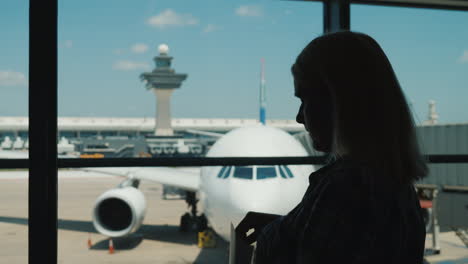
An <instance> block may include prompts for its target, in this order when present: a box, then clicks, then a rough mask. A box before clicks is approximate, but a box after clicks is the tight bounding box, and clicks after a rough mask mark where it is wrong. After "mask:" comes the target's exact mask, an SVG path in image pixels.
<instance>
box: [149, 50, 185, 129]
mask: <svg viewBox="0 0 468 264" xmlns="http://www.w3.org/2000/svg"><path fill="white" fill-rule="evenodd" d="M158 51H159V56H156V57H154V62H155V63H156V68H154V70H153V71H152V72H145V73H142V74H141V75H140V78H141V80H142V81H145V82H146V88H147V89H148V90H153V92H154V93H155V95H156V125H155V131H154V135H155V136H173V135H174V130H173V129H172V125H171V100H170V99H171V95H172V92H173V91H174V89H177V88H180V85H181V84H182V82H183V81H184V80H185V79H186V78H187V74H181V73H175V70H174V69H172V68H171V61H172V59H173V57H171V56H169V55H168V53H169V47H168V46H167V45H166V44H161V45H159V47H158Z"/></svg>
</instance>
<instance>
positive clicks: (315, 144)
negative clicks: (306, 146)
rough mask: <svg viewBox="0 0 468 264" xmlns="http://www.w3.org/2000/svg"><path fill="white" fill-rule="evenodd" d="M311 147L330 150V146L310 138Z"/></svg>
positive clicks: (318, 149)
mask: <svg viewBox="0 0 468 264" xmlns="http://www.w3.org/2000/svg"><path fill="white" fill-rule="evenodd" d="M312 147H313V148H314V149H315V150H317V151H320V152H330V148H329V147H327V146H324V145H322V144H320V142H318V141H317V140H312Z"/></svg>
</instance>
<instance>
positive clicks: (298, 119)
mask: <svg viewBox="0 0 468 264" xmlns="http://www.w3.org/2000/svg"><path fill="white" fill-rule="evenodd" d="M296 122H298V123H299V124H304V115H303V114H302V104H301V107H299V110H298V111H297V115H296Z"/></svg>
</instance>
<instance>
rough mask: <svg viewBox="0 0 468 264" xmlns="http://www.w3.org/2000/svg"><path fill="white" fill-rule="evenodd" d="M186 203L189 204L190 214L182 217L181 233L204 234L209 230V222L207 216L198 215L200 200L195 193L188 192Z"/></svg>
mask: <svg viewBox="0 0 468 264" xmlns="http://www.w3.org/2000/svg"><path fill="white" fill-rule="evenodd" d="M185 202H187V205H188V208H189V209H190V212H187V213H185V214H184V215H182V216H181V217H180V226H179V230H180V231H181V232H189V231H196V232H202V231H204V230H206V229H207V228H208V221H207V219H206V217H205V215H203V214H201V215H197V203H198V199H197V198H196V195H195V193H194V192H187V194H186V195H185Z"/></svg>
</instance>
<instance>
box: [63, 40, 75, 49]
mask: <svg viewBox="0 0 468 264" xmlns="http://www.w3.org/2000/svg"><path fill="white" fill-rule="evenodd" d="M71 47H73V41H71V40H65V48H71Z"/></svg>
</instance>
